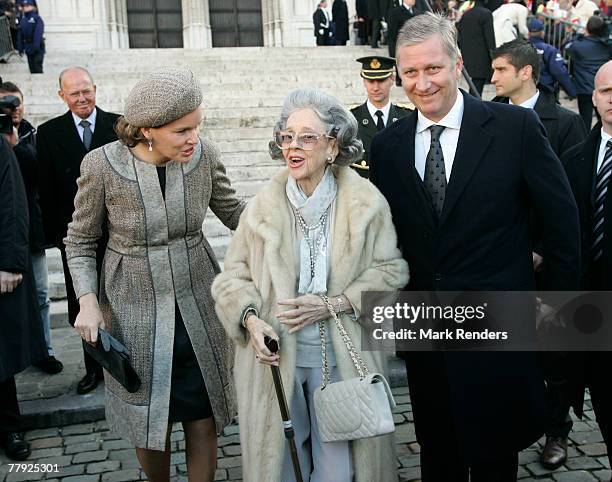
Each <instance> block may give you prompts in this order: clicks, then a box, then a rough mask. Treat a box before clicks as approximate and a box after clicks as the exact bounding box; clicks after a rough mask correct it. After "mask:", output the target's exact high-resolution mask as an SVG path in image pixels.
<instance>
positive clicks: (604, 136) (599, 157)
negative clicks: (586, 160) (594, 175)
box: [597, 127, 612, 172]
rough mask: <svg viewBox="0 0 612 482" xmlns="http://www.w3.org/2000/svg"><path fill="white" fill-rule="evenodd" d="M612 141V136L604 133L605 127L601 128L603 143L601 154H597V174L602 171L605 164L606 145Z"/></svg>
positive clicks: (600, 145)
mask: <svg viewBox="0 0 612 482" xmlns="http://www.w3.org/2000/svg"><path fill="white" fill-rule="evenodd" d="M610 139H612V136H611V135H610V134H607V133H606V132H604V130H603V127H602V128H601V142H600V143H599V153H598V154H597V172H599V170H600V169H601V165H602V164H603V160H604V156H605V155H606V144H607V143H608V141H609V140H610Z"/></svg>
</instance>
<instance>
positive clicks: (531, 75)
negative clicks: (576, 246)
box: [491, 39, 587, 470]
mask: <svg viewBox="0 0 612 482" xmlns="http://www.w3.org/2000/svg"><path fill="white" fill-rule="evenodd" d="M540 65H541V61H540V57H539V54H538V52H537V50H536V49H535V48H534V47H533V45H532V44H530V43H529V42H526V41H524V40H522V39H516V40H513V41H511V42H508V43H505V44H503V45H502V46H500V47H499V48H498V49H497V50H495V51H494V52H493V70H494V72H493V77H492V79H491V83H492V84H493V85H494V86H495V90H496V93H497V95H498V97H496V98H495V99H493V100H494V101H497V102H505V103H510V104H513V105H520V106H522V107H525V108H528V109H533V110H534V111H535V113H536V114H537V115H538V117H539V118H540V121H541V122H542V124H543V125H544V128H545V129H546V134H547V136H548V140H549V141H550V145H551V147H552V149H553V151H554V152H555V154H556V155H557V157H559V158H561V156H562V155H563V154H564V153H565V152H567V151H568V150H569V149H571V148H573V147H574V146H576V145H578V144H580V143H582V141H584V139H585V138H586V135H587V132H586V129H585V128H584V123H583V122H582V119H581V118H580V116H579V115H578V114H576V113H574V112H572V111H570V110H568V109H564V108H563V107H561V106H560V105H559V104H557V102H556V98H555V95H554V93H553V91H552V90H550V89H548V88H546V87H543V86H541V85H540V87H539V88H538V73H539V71H540ZM532 233H533V234H534V238H535V239H536V240H537V241H536V242H535V243H534V252H533V260H534V269H535V270H536V272H537V273H538V274H539V271H540V269H541V266H542V261H543V259H542V256H541V254H542V241H541V239H540V236H539V233H538V226H532ZM537 281H538V278H537V277H536V282H537ZM541 360H542V366H543V370H544V376H545V379H546V399H547V411H548V414H547V427H546V444H545V446H544V450H543V451H542V455H541V457H540V461H541V463H542V465H543V466H544V467H546V468H548V469H550V470H554V469H556V468H558V467H560V466H561V465H563V464H564V463H565V461H566V460H567V437H568V434H569V432H570V430H571V429H572V419H571V417H570V416H569V409H570V399H569V397H568V396H567V393H568V371H569V367H568V365H567V356H566V354H565V353H559V352H544V353H542V355H541Z"/></svg>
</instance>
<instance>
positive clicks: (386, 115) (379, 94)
mask: <svg viewBox="0 0 612 482" xmlns="http://www.w3.org/2000/svg"><path fill="white" fill-rule="evenodd" d="M357 62H360V63H361V74H360V75H361V77H362V78H363V85H364V86H365V88H366V90H367V92H368V100H367V101H366V102H365V103H363V104H360V105H356V106H353V107H351V112H352V113H353V115H354V116H355V118H356V119H357V123H358V124H359V138H360V139H361V141H362V142H363V148H364V154H363V159H362V160H361V161H357V162H356V163H354V164H352V165H351V167H353V168H354V169H355V170H356V171H357V172H358V173H359V174H360V175H361V176H362V177H365V178H367V177H369V169H370V166H369V165H368V156H369V154H370V145H371V144H372V138H373V137H374V135H376V133H378V132H379V131H381V130H383V129H384V128H385V127H386V126H387V125H388V124H389V123H390V122H395V121H397V120H398V119H401V118H402V117H405V116H407V115H408V114H409V113H410V111H411V109H410V108H409V107H408V106H406V105H401V104H392V103H391V102H390V101H389V94H390V92H391V87H392V86H393V84H394V83H395V60H394V59H391V58H389V57H378V56H371V57H361V58H359V59H357Z"/></svg>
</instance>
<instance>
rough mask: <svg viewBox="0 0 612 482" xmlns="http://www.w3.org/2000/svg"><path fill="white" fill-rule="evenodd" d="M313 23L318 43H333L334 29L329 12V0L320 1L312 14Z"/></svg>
mask: <svg viewBox="0 0 612 482" xmlns="http://www.w3.org/2000/svg"><path fill="white" fill-rule="evenodd" d="M312 23H313V24H314V34H315V37H316V38H317V45H331V39H332V30H331V24H330V19H329V13H327V0H322V1H321V2H319V5H318V6H317V9H316V10H315V12H314V13H313V14H312Z"/></svg>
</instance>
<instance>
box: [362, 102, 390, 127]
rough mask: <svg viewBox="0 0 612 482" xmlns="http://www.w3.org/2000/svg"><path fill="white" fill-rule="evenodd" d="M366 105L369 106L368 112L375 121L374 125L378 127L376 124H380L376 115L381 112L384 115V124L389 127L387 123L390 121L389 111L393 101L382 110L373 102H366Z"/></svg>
mask: <svg viewBox="0 0 612 482" xmlns="http://www.w3.org/2000/svg"><path fill="white" fill-rule="evenodd" d="M366 105H367V106H368V112H369V113H370V117H371V118H372V119H373V120H374V125H376V123H377V122H378V116H377V115H376V111H377V110H379V111H381V112H382V113H383V116H382V118H383V122H384V123H385V127H387V122H388V121H389V111H390V110H391V101H389V102H387V105H386V106H384V107H382V108H380V109H379V108H378V107H376V106H375V105H374V104H372V102H370V101H369V100H368V101H367V102H366Z"/></svg>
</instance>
